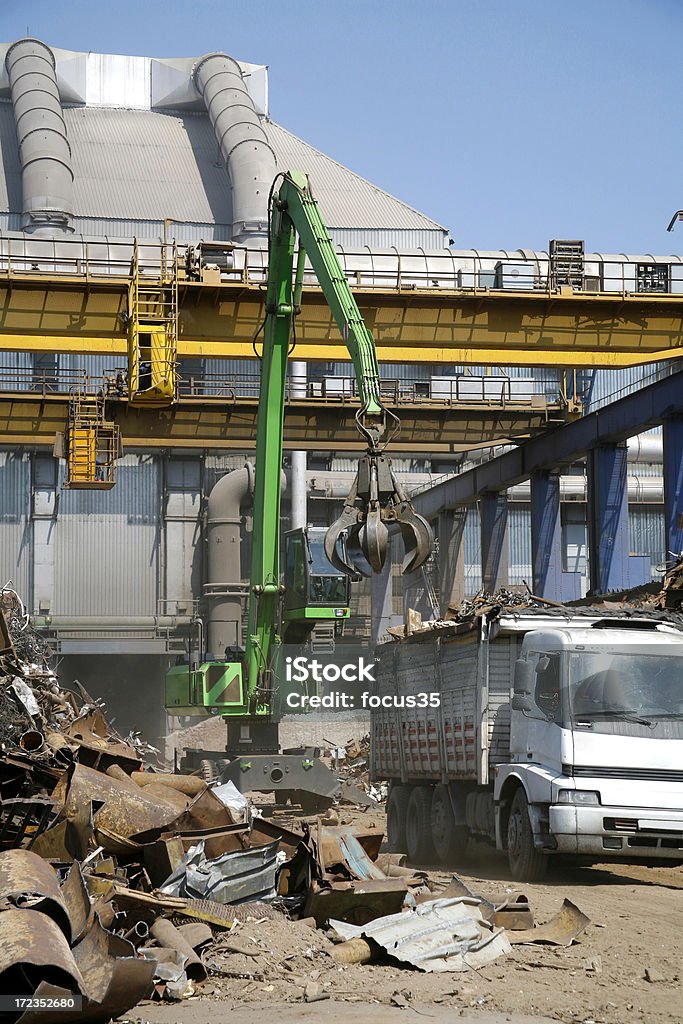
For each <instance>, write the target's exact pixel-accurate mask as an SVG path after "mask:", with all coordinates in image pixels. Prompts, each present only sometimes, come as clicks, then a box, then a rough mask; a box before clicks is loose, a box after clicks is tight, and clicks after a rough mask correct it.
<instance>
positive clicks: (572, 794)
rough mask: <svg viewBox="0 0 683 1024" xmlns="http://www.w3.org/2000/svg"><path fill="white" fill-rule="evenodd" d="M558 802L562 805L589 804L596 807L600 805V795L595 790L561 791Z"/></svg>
mask: <svg viewBox="0 0 683 1024" xmlns="http://www.w3.org/2000/svg"><path fill="white" fill-rule="evenodd" d="M557 800H558V803H561V804H574V805H576V804H581V805H583V806H585V805H586V804H588V805H589V806H591V807H595V806H596V805H598V804H599V803H600V794H599V793H597V792H596V791H595V790H593V789H561V790H560V792H559V793H558V795H557Z"/></svg>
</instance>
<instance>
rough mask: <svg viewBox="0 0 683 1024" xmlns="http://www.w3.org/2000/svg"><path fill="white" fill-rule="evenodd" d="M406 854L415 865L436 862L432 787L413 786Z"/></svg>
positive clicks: (407, 822) (407, 824)
mask: <svg viewBox="0 0 683 1024" xmlns="http://www.w3.org/2000/svg"><path fill="white" fill-rule="evenodd" d="M406 853H407V854H408V860H409V861H411V862H412V863H413V864H429V863H431V862H432V861H433V860H434V844H433V843H432V787H431V786H413V791H412V793H411V794H410V800H409V801H408V815H407V818H406Z"/></svg>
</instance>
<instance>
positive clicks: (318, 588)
mask: <svg viewBox="0 0 683 1024" xmlns="http://www.w3.org/2000/svg"><path fill="white" fill-rule="evenodd" d="M306 257H308V261H309V263H310V266H311V267H312V269H313V271H314V273H315V275H316V278H317V280H318V283H319V285H320V287H321V289H322V292H323V295H324V297H325V300H326V301H327V303H328V305H329V307H330V310H331V312H332V315H333V317H334V320H335V322H336V324H337V326H338V328H339V331H340V333H341V335H342V337H343V339H344V341H345V343H346V346H347V348H348V351H349V355H350V356H351V360H352V363H353V367H354V371H355V375H356V380H357V385H358V392H359V396H360V408H359V409H358V412H357V414H356V422H357V425H358V430H359V433H360V435H361V438H362V439H363V442H364V443H365V446H366V450H365V453H364V455H363V456H362V457H361V459H360V462H359V467H358V472H357V474H356V477H355V480H354V483H353V486H352V488H351V491H350V493H349V495H348V497H347V499H346V501H345V503H344V508H343V512H342V514H341V516H340V517H339V519H337V521H336V522H335V523H333V524H332V526H330V527H329V529H328V530H327V531H326V532H324V531H323V532H321V531H320V530H316V529H314V528H310V527H309V528H305V529H301V530H294V531H290V532H289V533H288V534H287V536H286V539H285V545H286V551H285V559H284V583H283V582H282V581H281V580H282V577H281V524H280V499H281V473H282V454H283V428H284V416H285V397H286V385H287V363H288V359H289V356H290V354H291V350H292V341H293V337H294V333H293V330H294V323H295V318H296V315H297V312H298V311H299V309H300V305H301V293H302V287H303V280H304V269H305V263H306ZM263 339H264V340H263V352H262V356H261V389H260V400H259V409H258V419H257V434H256V468H255V478H254V494H253V534H252V557H251V572H250V579H249V598H248V629H247V636H246V643H245V650H244V652H243V654H242V653H241V652H239V653H238V654H236V655H235V656H234V657H232V658H229V659H226V660H225V661H215V660H212V661H206V662H204V663H203V664H201V665H199V667H198V668H196V669H194V670H192V669H188V667H187V666H186V665H180V666H177V667H176V668H174V669H171V671H170V672H169V673H168V675H167V678H166V709H167V711H168V712H169V713H170V714H173V715H179V716H207V717H208V716H209V715H212V716H215V715H220V716H221V717H223V718H224V719H226V721H227V723H228V745H227V747H226V755H227V757H225V755H224V757H225V760H224V761H222V762H221V764H222V777H223V779H227V778H230V779H232V780H233V781H234V782H235V783H236V785H238V788H240V789H241V790H243V791H246V790H247V789H257V790H259V789H260V790H264V789H273V790H276V791H277V790H285V791H287V792H289V793H291V792H292V791H294V790H299V789H301V788H303V789H305V790H308V791H311V790H312V791H313V792H314V793H318V795H320V791H321V789H323V790H326V791H327V790H329V789H330V786H331V785H332V783H331V781H330V779H329V778H323V774H324V773H327V775H329V774H330V773H329V772H327V769H325V768H324V766H323V765H322V763H321V762H317V766H316V763H315V761H314V758H312V757H311V756H310V752H309V751H304V752H300V753H299V754H285V755H281V754H280V753H279V745H278V738H277V721H278V718H279V716H280V699H279V697H280V694H279V685H278V671H277V668H278V659H279V657H280V654H281V651H282V644H283V642H284V643H287V644H292V643H295V644H298V645H302V644H304V643H305V641H306V640H307V639H308V637H309V636H310V634H311V632H312V630H313V628H314V626H315V624H316V622H319V621H322V620H325V619H335V620H343V619H344V618H347V617H348V615H349V581H350V580H351V579H354V578H356V579H358V578H360V577H361V576H363V575H366V576H369V575H371V574H372V573H373V572H380V571H381V570H382V567H383V565H384V563H385V561H386V556H387V551H388V548H389V539H390V535H391V534H393V533H399V532H400V534H401V536H402V537H403V541H404V545H405V557H404V559H403V572H404V573H409V572H413V571H414V570H416V569H418V568H419V567H420V566H421V565H422V564H423V563H424V562H425V561H426V559H427V558H428V557H429V556H430V554H431V552H432V548H433V536H432V531H431V528H430V526H429V524H428V523H427V521H426V520H425V519H423V518H422V517H421V516H420V515H418V514H417V512H416V511H415V509H414V508H413V506H412V504H411V503H410V501H409V500H408V499H407V498H406V496H405V494H404V493H403V490H402V488H401V486H400V484H399V482H398V480H397V479H396V478H395V476H394V473H393V471H392V467H391V461H390V459H389V458H388V457H387V455H386V454H385V452H384V449H385V447H386V445H387V443H388V441H390V440H391V438H392V437H394V436H395V435H396V433H397V432H398V429H399V421H398V418H397V417H396V416H395V415H394V413H393V412H391V411H390V410H389V409H387V408H386V407H385V406H384V405H383V403H382V399H381V395H380V374H379V367H378V363H377V353H376V350H375V343H374V340H373V338H372V335H371V334H370V332H369V330H368V329H367V327H366V325H365V323H364V321H363V318H362V316H361V314H360V311H359V309H358V306H357V304H356V300H355V299H354V297H353V294H352V292H351V289H350V288H349V285H348V283H347V281H346V278H345V276H344V272H343V270H342V267H341V264H340V262H339V259H338V257H337V254H336V252H335V249H334V246H333V244H332V241H331V239H330V237H329V234H328V231H327V228H326V227H325V224H324V222H323V219H322V217H321V214H320V210H319V208H318V204H317V202H316V201H315V199H314V197H313V194H312V192H311V187H310V183H309V181H308V178H307V177H306V175H305V174H302V173H301V172H297V171H289V172H287V173H285V174H281V175H278V177H277V178H276V179H275V181H274V183H273V187H272V189H271V193H270V199H269V248H268V285H267V293H266V314H265V321H264V325H263ZM245 742H246V743H247V744H249V746H247V747H245V746H244V743H245ZM245 750H248V753H245V752H244V751H245ZM264 759H265V760H264ZM292 759H293V760H292ZM187 764H188V762H187V761H186V766H187ZM314 776H316V777H317V779H316V778H314ZM264 780H266V781H265V782H264ZM299 783H301V785H299ZM332 788H334V786H332Z"/></svg>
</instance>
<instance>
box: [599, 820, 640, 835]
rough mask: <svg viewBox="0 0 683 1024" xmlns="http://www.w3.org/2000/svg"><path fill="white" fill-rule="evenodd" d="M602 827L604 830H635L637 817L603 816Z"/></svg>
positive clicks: (636, 828)
mask: <svg viewBox="0 0 683 1024" xmlns="http://www.w3.org/2000/svg"><path fill="white" fill-rule="evenodd" d="M602 827H603V828H604V829H605V831H606V832H637V831H638V820H637V818H603V819H602Z"/></svg>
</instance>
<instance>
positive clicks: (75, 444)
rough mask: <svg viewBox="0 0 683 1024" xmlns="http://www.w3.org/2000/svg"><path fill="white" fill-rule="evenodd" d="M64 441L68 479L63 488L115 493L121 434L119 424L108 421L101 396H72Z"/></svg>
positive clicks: (81, 394) (78, 393) (83, 394)
mask: <svg viewBox="0 0 683 1024" xmlns="http://www.w3.org/2000/svg"><path fill="white" fill-rule="evenodd" d="M64 441H65V451H64V456H65V458H66V477H65V480H64V484H63V486H64V487H65V488H71V489H74V488H76V489H78V488H80V489H89V490H99V491H108V490H111V488H112V487H113V486H114V484H115V483H116V460H117V459H118V458H119V455H120V451H121V433H120V430H119V428H118V426H117V425H116V424H115V423H112V422H111V421H108V420H106V419H105V405H104V398H103V397H102V396H101V395H88V394H85V393H84V392H76V393H74V394H73V395H72V396H71V398H70V400H69V412H68V419H67V427H66V435H65V438H64Z"/></svg>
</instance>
